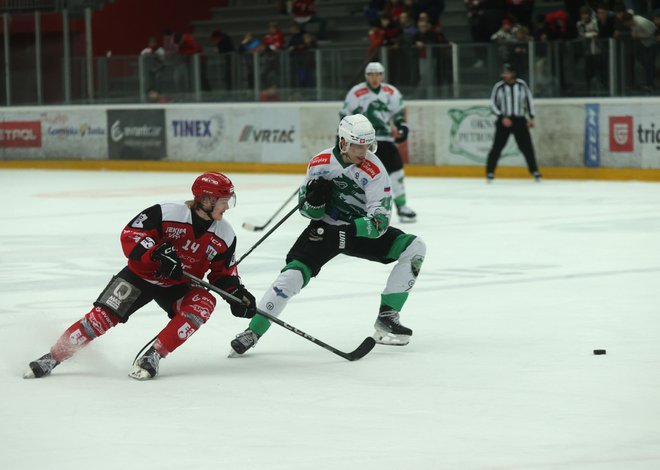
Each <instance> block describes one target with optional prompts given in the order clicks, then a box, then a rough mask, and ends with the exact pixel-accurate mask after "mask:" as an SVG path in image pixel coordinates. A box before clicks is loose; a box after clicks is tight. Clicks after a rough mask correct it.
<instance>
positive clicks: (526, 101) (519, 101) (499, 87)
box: [490, 78, 534, 119]
mask: <svg viewBox="0 0 660 470" xmlns="http://www.w3.org/2000/svg"><path fill="white" fill-rule="evenodd" d="M490 107H491V109H492V110H493V112H494V113H495V114H496V115H497V116H498V117H499V116H502V117H514V116H517V117H525V116H526V114H529V117H530V118H532V119H534V100H533V98H532V92H531V91H530V90H529V87H528V86H527V83H525V81H524V80H521V79H519V78H516V80H515V81H514V82H513V83H512V84H511V85H509V84H508V83H507V82H505V81H504V80H502V81H500V82H497V83H496V84H495V86H494V87H493V92H492V93H491V95H490Z"/></svg>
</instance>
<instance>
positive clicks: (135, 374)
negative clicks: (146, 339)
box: [128, 346, 160, 380]
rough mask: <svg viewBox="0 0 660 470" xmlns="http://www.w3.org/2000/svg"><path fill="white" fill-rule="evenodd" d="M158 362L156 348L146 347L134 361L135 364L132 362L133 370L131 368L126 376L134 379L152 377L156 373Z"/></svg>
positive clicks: (158, 357) (158, 355)
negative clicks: (145, 350)
mask: <svg viewBox="0 0 660 470" xmlns="http://www.w3.org/2000/svg"><path fill="white" fill-rule="evenodd" d="M159 362H160V354H158V351H156V348H154V347H153V346H151V347H150V348H149V349H147V352H145V353H144V354H143V355H142V356H140V357H139V358H138V359H137V361H135V364H133V370H131V372H130V373H129V374H128V376H129V377H131V378H133V379H135V380H150V379H153V378H154V377H156V376H157V375H158V363H159Z"/></svg>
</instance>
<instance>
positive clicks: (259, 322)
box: [230, 114, 426, 357]
mask: <svg viewBox="0 0 660 470" xmlns="http://www.w3.org/2000/svg"><path fill="white" fill-rule="evenodd" d="M376 146H377V143H376V136H375V130H374V128H373V126H372V125H371V123H370V122H369V120H368V119H367V118H366V117H364V116H363V115H361V114H356V115H351V116H346V117H345V118H343V119H342V120H341V122H340V123H339V130H338V139H337V144H336V145H335V147H331V148H328V149H326V150H324V151H322V152H320V153H319V154H318V155H316V156H315V157H314V158H312V159H311V160H310V162H309V164H308V166H307V174H306V176H305V180H304V184H303V185H302V186H301V188H300V193H299V199H300V203H301V206H300V213H301V214H302V215H303V216H305V217H307V218H309V219H311V222H310V224H309V225H308V226H307V228H305V230H304V231H303V232H302V233H301V234H300V236H299V237H298V239H297V240H296V242H295V243H294V244H293V246H292V247H291V249H290V251H289V253H288V254H287V257H286V265H285V266H284V268H283V269H282V271H281V272H280V274H279V275H278V276H277V279H275V282H273V284H272V285H271V286H270V287H269V288H268V290H267V291H266V293H265V294H264V296H263V297H262V298H261V299H260V300H259V303H258V307H259V308H260V309H262V310H264V311H267V312H268V313H270V314H271V315H274V316H279V315H280V313H281V312H282V310H283V309H284V307H285V306H286V304H287V303H288V301H289V300H290V299H291V298H292V297H293V296H295V295H296V294H298V293H299V292H300V291H301V290H302V288H303V287H305V286H306V285H307V284H308V283H309V281H310V279H311V278H312V277H315V276H316V275H318V274H319V271H320V270H321V268H322V267H323V266H324V265H325V264H326V263H327V262H328V261H330V260H331V259H332V258H334V257H335V256H337V255H338V254H340V253H342V254H345V255H348V256H353V257H357V258H362V259H366V260H369V261H376V262H379V263H383V264H388V263H395V264H394V266H393V268H392V271H391V273H390V275H389V277H388V279H387V283H386V285H385V289H384V290H383V292H382V293H381V296H380V309H379V312H378V317H377V319H376V323H375V328H376V332H375V334H374V339H375V340H376V342H378V343H381V344H390V345H406V344H408V342H409V341H410V337H411V336H412V330H411V329H410V328H407V327H405V326H403V325H402V324H401V323H400V321H399V312H400V311H401V309H402V307H403V305H404V303H405V302H406V299H407V298H408V294H409V292H410V290H411V289H412V287H413V285H414V284H415V281H416V279H417V275H418V274H419V271H420V268H421V266H422V263H423V262H424V256H425V254H426V245H425V244H424V242H423V241H422V239H421V238H419V237H417V236H415V235H411V234H407V233H404V232H402V231H401V230H399V229H397V228H394V227H392V226H390V217H391V206H392V195H391V194H392V191H391V186H390V178H389V176H388V174H387V172H386V171H385V167H384V166H383V164H382V163H381V161H380V160H379V159H378V157H377V156H376V155H375V153H374V151H375V150H376ZM269 327H270V322H269V321H268V320H267V319H266V318H264V317H262V316H260V315H258V314H257V316H255V317H254V319H253V320H252V321H251V322H250V324H249V327H248V329H247V330H245V331H243V332H241V333H239V334H238V335H237V336H236V338H235V339H234V340H232V342H231V351H230V357H233V356H237V355H240V354H243V353H245V351H247V350H248V349H250V348H251V347H254V345H255V344H256V343H257V341H258V339H259V338H260V337H261V336H262V335H263V334H264V333H265V332H266V330H268V328H269Z"/></svg>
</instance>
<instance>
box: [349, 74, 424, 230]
mask: <svg viewBox="0 0 660 470" xmlns="http://www.w3.org/2000/svg"><path fill="white" fill-rule="evenodd" d="M384 75H385V68H384V67H383V65H382V64H381V63H380V62H369V63H368V64H367V67H366V68H365V70H364V77H365V79H366V81H364V82H362V83H360V84H358V85H355V86H354V87H353V88H351V89H350V91H349V92H348V94H347V95H346V99H345V100H344V107H343V108H342V110H341V111H340V112H339V116H340V117H344V116H348V115H350V114H358V113H359V114H363V115H364V116H366V118H367V119H369V121H370V122H371V124H372V125H373V126H374V129H375V130H376V140H377V141H378V151H377V152H376V155H377V156H378V158H379V159H380V161H381V162H383V165H385V168H386V169H387V173H388V174H389V175H390V179H391V180H392V194H393V196H394V204H395V205H396V212H397V215H398V216H399V221H400V222H415V221H416V220H417V214H416V213H415V211H413V210H412V209H411V208H410V207H408V206H407V205H406V188H405V185H404V181H403V179H404V172H403V161H402V160H401V154H399V150H398V149H397V147H396V145H394V144H399V143H401V142H404V141H405V140H406V139H407V138H408V124H406V114H405V108H404V106H403V97H402V96H401V93H400V92H399V90H398V89H397V88H396V87H395V86H393V85H390V84H389V83H385V82H384V81H383V80H384ZM392 124H394V126H395V127H396V129H397V132H398V135H397V136H394V135H392Z"/></svg>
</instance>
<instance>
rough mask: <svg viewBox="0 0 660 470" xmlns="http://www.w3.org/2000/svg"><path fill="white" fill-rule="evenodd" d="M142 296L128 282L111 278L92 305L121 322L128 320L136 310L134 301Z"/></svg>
mask: <svg viewBox="0 0 660 470" xmlns="http://www.w3.org/2000/svg"><path fill="white" fill-rule="evenodd" d="M140 294H142V291H141V290H140V288H139V287H137V286H135V285H134V284H133V283H131V282H130V281H129V280H126V279H122V278H121V277H119V276H112V279H111V280H110V282H109V283H108V285H107V286H106V287H105V289H103V292H101V295H99V298H98V299H96V302H94V305H95V306H97V307H103V308H104V309H105V310H106V311H108V312H112V313H114V314H115V315H116V316H117V317H118V318H119V320H120V321H121V322H125V321H127V320H128V317H129V316H130V315H131V314H132V313H133V312H134V311H135V310H136V305H139V303H137V302H136V301H137V300H138V298H139V297H140Z"/></svg>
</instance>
